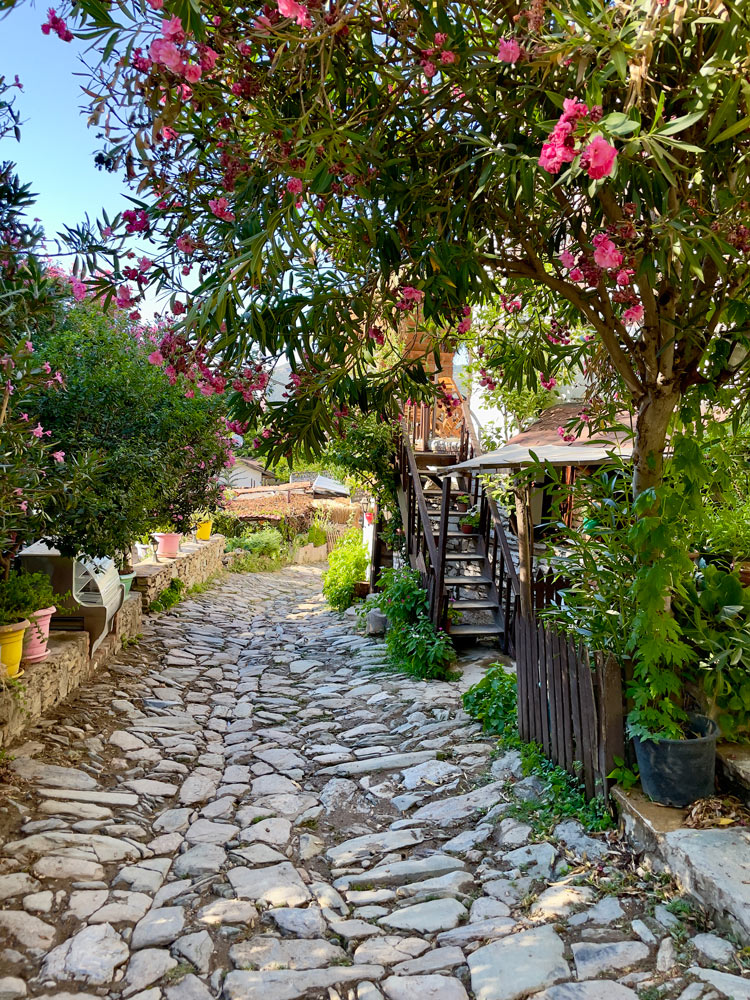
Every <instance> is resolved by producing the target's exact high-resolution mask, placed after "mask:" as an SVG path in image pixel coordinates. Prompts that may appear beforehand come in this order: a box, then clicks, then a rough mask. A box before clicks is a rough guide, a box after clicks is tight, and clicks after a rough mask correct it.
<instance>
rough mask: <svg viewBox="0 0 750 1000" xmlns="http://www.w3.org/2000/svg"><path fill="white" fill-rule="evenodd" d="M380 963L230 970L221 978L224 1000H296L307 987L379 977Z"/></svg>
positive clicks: (317, 987)
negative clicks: (300, 969) (303, 968)
mask: <svg viewBox="0 0 750 1000" xmlns="http://www.w3.org/2000/svg"><path fill="white" fill-rule="evenodd" d="M384 972H385V970H384V969H383V967H382V965H358V966H354V967H352V968H347V967H346V966H340V967H336V968H333V969H310V970H309V971H296V970H293V969H284V970H280V971H273V972H230V973H229V975H228V976H227V977H226V979H225V980H224V991H223V997H224V1000H255V998H256V997H257V998H258V1000H260V998H262V1000H296V998H297V997H302V996H304V995H305V993H308V992H310V991H311V990H321V991H322V990H327V989H329V988H330V987H332V986H337V985H338V984H339V983H351V982H357V981H359V980H362V979H375V980H378V979H382V978H383V974H384Z"/></svg>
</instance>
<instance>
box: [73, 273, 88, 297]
mask: <svg viewBox="0 0 750 1000" xmlns="http://www.w3.org/2000/svg"><path fill="white" fill-rule="evenodd" d="M70 289H71V291H72V292H73V298H74V299H75V300H76V302H83V300H84V299H85V298H86V283H85V282H83V281H81V280H80V279H79V278H76V277H75V275H71V278H70Z"/></svg>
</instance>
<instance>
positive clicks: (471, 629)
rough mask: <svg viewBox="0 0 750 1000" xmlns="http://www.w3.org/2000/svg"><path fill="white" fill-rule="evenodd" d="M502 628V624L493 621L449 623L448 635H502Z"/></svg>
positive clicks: (479, 637)
mask: <svg viewBox="0 0 750 1000" xmlns="http://www.w3.org/2000/svg"><path fill="white" fill-rule="evenodd" d="M503 632H504V629H503V627H502V625H495V624H494V623H492V624H488V625H451V630H450V632H449V633H448V635H451V636H456V637H459V638H460V637H464V638H467V639H468V638H472V639H481V638H482V636H485V635H502V634H503Z"/></svg>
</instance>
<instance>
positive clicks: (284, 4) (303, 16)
mask: <svg viewBox="0 0 750 1000" xmlns="http://www.w3.org/2000/svg"><path fill="white" fill-rule="evenodd" d="M278 3H279V14H281V16H282V17H293V18H294V20H295V21H296V22H297V24H298V25H299V26H300V28H312V21H311V20H310V12H309V10H308V9H307V7H306V6H305V5H304V4H303V3H297V0H278Z"/></svg>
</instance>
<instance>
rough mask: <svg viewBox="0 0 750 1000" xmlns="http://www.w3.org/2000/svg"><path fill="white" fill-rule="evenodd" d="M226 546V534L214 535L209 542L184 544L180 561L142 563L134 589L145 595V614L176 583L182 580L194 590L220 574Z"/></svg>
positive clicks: (151, 560) (136, 569)
mask: <svg viewBox="0 0 750 1000" xmlns="http://www.w3.org/2000/svg"><path fill="white" fill-rule="evenodd" d="M224 543H225V538H224V536H223V535H213V536H212V537H211V539H210V541H208V542H184V543H183V545H182V547H181V549H180V553H179V555H178V556H177V558H176V559H163V560H162V561H160V562H157V561H156V560H155V559H150V560H148V561H146V562H142V563H138V565H137V566H135V567H134V569H135V580H133V590H134V591H136V592H137V593H139V594H141V595H142V597H143V609H144V611H148V609H149V608H150V607H151V605H152V603H153V602H154V601H155V600H156V599H157V597H158V596H159V594H161V593H162V591H164V590H166V589H167V587H168V586H169V584H170V583H171V582H172V580H175V579H176V580H182V582H183V583H184V584H185V586H186V587H192V586H193V585H194V584H196V583H203V582H204V581H205V580H208V579H209V577H212V576H215V575H216V574H217V573H219V572H220V571H221V569H222V557H223V555H224Z"/></svg>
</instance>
